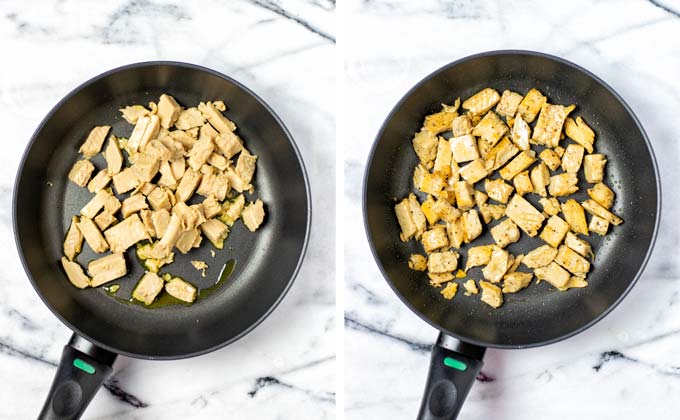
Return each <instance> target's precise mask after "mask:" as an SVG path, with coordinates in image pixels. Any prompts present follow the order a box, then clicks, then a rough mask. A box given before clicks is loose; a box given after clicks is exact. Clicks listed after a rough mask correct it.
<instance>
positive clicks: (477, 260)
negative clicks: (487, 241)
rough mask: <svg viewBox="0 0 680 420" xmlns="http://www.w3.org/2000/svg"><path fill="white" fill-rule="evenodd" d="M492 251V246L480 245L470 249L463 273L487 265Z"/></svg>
mask: <svg viewBox="0 0 680 420" xmlns="http://www.w3.org/2000/svg"><path fill="white" fill-rule="evenodd" d="M493 249H494V246H493V245H481V246H475V247H472V248H470V249H469V250H468V254H467V262H466V263H465V271H468V270H469V269H471V268H472V267H478V266H480V265H487V264H488V263H489V261H490V260H491V252H493Z"/></svg>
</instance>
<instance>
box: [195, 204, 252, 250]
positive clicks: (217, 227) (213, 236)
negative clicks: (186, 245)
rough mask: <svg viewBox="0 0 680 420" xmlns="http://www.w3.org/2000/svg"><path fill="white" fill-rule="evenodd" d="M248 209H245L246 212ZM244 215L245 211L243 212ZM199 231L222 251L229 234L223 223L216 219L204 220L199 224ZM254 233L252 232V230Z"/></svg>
mask: <svg viewBox="0 0 680 420" xmlns="http://www.w3.org/2000/svg"><path fill="white" fill-rule="evenodd" d="M247 209H248V207H246V210H247ZM244 213H245V210H244ZM201 231H202V232H203V235H205V237H206V238H208V240H209V241H210V243H212V244H213V246H214V247H215V248H217V249H222V247H223V246H224V240H225V239H226V238H227V235H228V234H229V228H228V227H227V225H225V224H224V223H222V222H220V221H219V220H217V219H210V220H206V221H205V222H204V223H202V224H201ZM252 231H254V230H252Z"/></svg>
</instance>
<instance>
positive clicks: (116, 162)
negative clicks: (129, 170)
mask: <svg viewBox="0 0 680 420" xmlns="http://www.w3.org/2000/svg"><path fill="white" fill-rule="evenodd" d="M104 159H106V171H107V172H108V174H109V175H110V176H113V175H115V174H117V173H118V172H120V170H121V168H122V167H123V154H122V153H121V151H120V148H119V147H118V140H117V139H116V136H114V135H113V134H112V135H111V138H110V139H109V142H108V143H107V144H106V149H104Z"/></svg>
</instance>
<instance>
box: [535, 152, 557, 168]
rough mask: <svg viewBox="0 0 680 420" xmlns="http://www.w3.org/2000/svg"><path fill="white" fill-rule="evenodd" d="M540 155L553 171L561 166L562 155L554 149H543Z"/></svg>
mask: <svg viewBox="0 0 680 420" xmlns="http://www.w3.org/2000/svg"><path fill="white" fill-rule="evenodd" d="M538 157H539V158H540V159H541V160H542V161H543V163H545V164H546V165H547V166H548V168H550V170H551V171H556V170H557V168H559V167H560V163H561V161H560V157H559V156H558V155H557V153H555V151H554V150H552V149H543V151H542V152H541V153H540V154H539V155H538Z"/></svg>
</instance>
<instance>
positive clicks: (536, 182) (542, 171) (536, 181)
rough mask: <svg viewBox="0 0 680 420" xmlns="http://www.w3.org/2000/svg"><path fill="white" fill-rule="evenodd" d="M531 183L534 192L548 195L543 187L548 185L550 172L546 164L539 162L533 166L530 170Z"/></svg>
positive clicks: (542, 195)
mask: <svg viewBox="0 0 680 420" xmlns="http://www.w3.org/2000/svg"><path fill="white" fill-rule="evenodd" d="M530 178H531V184H532V185H533V186H534V192H535V193H536V194H538V195H540V196H541V197H545V196H547V195H548V193H547V192H546V189H545V187H547V186H548V185H550V172H549V171H548V166H547V165H546V164H545V163H544V162H541V163H539V164H538V165H536V166H534V168H533V169H532V170H531V175H530Z"/></svg>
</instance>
